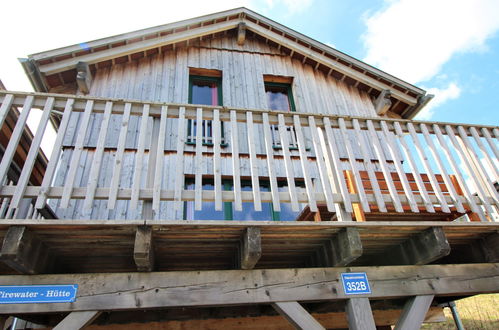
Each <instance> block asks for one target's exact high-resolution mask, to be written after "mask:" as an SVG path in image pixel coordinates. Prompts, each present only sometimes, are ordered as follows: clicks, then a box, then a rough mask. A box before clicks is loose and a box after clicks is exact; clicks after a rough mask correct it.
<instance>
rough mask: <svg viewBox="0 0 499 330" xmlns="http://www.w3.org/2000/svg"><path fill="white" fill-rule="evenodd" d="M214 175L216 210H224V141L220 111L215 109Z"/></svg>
mask: <svg viewBox="0 0 499 330" xmlns="http://www.w3.org/2000/svg"><path fill="white" fill-rule="evenodd" d="M212 125H213V176H214V178H215V210H217V211H222V207H223V204H222V169H221V166H220V143H222V138H221V132H222V127H221V125H220V112H219V110H218V109H214V110H213V124H212Z"/></svg>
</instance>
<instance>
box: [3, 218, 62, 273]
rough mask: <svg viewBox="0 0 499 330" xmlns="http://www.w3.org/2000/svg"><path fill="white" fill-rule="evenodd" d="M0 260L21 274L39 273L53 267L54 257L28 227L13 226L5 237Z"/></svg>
mask: <svg viewBox="0 0 499 330" xmlns="http://www.w3.org/2000/svg"><path fill="white" fill-rule="evenodd" d="M0 261H2V262H3V263H5V264H6V265H8V266H9V267H11V268H12V269H15V270H16V271H18V272H19V273H21V274H38V273H43V272H44V270H46V269H49V268H50V267H51V265H52V261H53V258H52V256H51V255H50V253H49V250H48V249H47V248H46V247H45V246H44V245H43V243H42V242H41V241H40V240H39V239H38V238H37V237H36V235H34V234H33V233H32V232H31V231H30V230H28V228H27V227H25V226H11V227H9V229H8V230H7V233H6V235H5V237H4V239H3V244H2V250H1V251H0Z"/></svg>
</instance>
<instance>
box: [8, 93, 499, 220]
mask: <svg viewBox="0 0 499 330" xmlns="http://www.w3.org/2000/svg"><path fill="white" fill-rule="evenodd" d="M12 108H18V109H19V110H20V115H19V117H18V120H17V123H16V125H15V127H14V128H13V130H12V132H11V133H10V134H11V136H10V139H9V141H8V143H4V144H5V145H2V147H3V156H2V160H1V162H0V182H2V183H3V185H2V186H0V198H2V201H1V203H0V205H1V208H0V217H3V218H12V217H17V218H25V217H26V218H27V217H32V218H37V217H41V216H44V217H48V216H49V214H50V216H53V214H55V215H56V216H58V217H73V218H74V215H75V214H78V215H79V216H81V217H82V218H106V219H107V218H109V219H112V218H131V217H136V218H168V219H170V218H174V219H182V218H184V216H185V215H184V214H185V213H186V212H185V210H186V203H191V204H192V205H191V204H189V205H190V206H189V207H190V208H192V210H194V211H203V210H204V209H206V208H207V207H208V208H210V209H211V208H213V209H214V210H215V211H223V210H224V208H227V203H231V205H230V207H231V208H232V209H233V212H242V211H243V210H247V208H246V204H245V203H251V204H252V209H254V210H255V211H260V210H262V206H264V205H263V204H265V203H271V204H272V210H273V211H274V212H280V211H282V209H290V210H292V211H293V212H299V211H302V212H303V209H304V208H305V209H306V210H309V211H310V212H318V211H319V210H322V209H325V210H327V212H328V213H329V214H330V215H331V216H334V217H336V218H337V219H338V220H349V219H351V215H353V216H354V218H355V219H356V220H365V219H367V220H369V214H374V213H380V214H392V213H395V214H399V215H403V214H409V213H411V214H415V213H421V220H424V217H423V214H437V213H438V214H457V215H464V214H468V215H469V218H470V219H472V220H482V221H497V211H498V208H499V194H498V192H497V181H498V178H499V170H498V168H499V162H498V158H499V152H498V150H499V149H498V139H499V128H498V127H497V126H479V125H470V124H454V123H437V122H424V121H407V120H397V119H384V118H364V117H344V116H325V115H321V114H318V113H295V112H292V113H289V112H278V111H266V110H258V109H237V108H227V107H216V106H205V105H188V104H168V103H157V102H156V103H154V102H143V101H136V100H121V99H104V98H93V97H80V96H74V95H59V94H44V93H21V92H10V91H0V126H2V129H4V124H5V123H4V121H5V118H6V116H7V114H8V112H9V111H11V109H12ZM33 109H39V110H35V111H36V112H38V113H40V114H41V115H40V119H39V120H38V122H37V126H36V127H35V128H34V129H33V131H35V134H34V137H33V139H32V143H31V146H30V149H29V152H28V153H27V154H25V155H24V156H23V159H24V164H16V166H18V167H20V168H21V170H20V171H21V173H20V175H19V177H18V178H15V180H13V179H12V178H9V177H8V171H9V168H10V167H11V166H13V159H14V156H15V155H16V152H18V144H19V141H20V138H21V135H22V134H23V132H24V129H25V127H26V125H27V121H28V118H29V117H30V113H32V112H35V111H32V110H33ZM49 121H52V122H53V123H56V125H58V128H57V132H56V133H52V134H51V133H49V128H48V126H49V125H48V123H49ZM207 121H209V122H207ZM201 122H203V124H202V125H197V124H196V123H201ZM51 135H52V136H51ZM50 139H52V140H51V141H52V142H49V145H48V146H49V147H51V151H50V152H47V150H45V151H46V154H47V155H50V157H49V162H48V165H47V167H46V170H45V173H44V177H43V182H42V183H41V184H38V185H33V183H32V182H30V176H31V172H32V170H33V168H34V166H35V162H36V161H37V157H38V155H39V154H40V152H41V148H42V146H43V147H44V148H45V149H47V147H46V146H44V144H47V141H49V140H50ZM207 141H208V142H209V143H207ZM12 181H13V182H12ZM206 203H209V205H208V204H206ZM207 205H208V206H207ZM212 206H213V207H212ZM47 209H50V210H52V211H50V212H47ZM69 209H71V210H72V211H71V212H73V213H71V214H69V212H70V211H68V210H69ZM75 212H77V213H75Z"/></svg>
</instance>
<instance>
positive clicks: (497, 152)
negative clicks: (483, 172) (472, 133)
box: [481, 127, 499, 158]
mask: <svg viewBox="0 0 499 330" xmlns="http://www.w3.org/2000/svg"><path fill="white" fill-rule="evenodd" d="M481 131H482V134H483V136H484V137H485V139H486V140H487V143H488V144H489V147H490V149H492V152H494V155H496V157H497V158H499V150H498V149H497V147H496V145H495V143H494V141H492V136H491V135H490V132H489V130H488V129H487V128H485V127H482V129H481Z"/></svg>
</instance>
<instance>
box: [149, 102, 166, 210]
mask: <svg viewBox="0 0 499 330" xmlns="http://www.w3.org/2000/svg"><path fill="white" fill-rule="evenodd" d="M167 118H168V106H166V105H163V106H162V107H161V115H160V119H159V137H158V150H157V152H156V166H155V169H154V185H153V189H154V190H153V198H152V209H153V211H154V212H155V213H158V212H159V211H160V202H161V187H162V184H163V163H164V158H165V137H166V120H167Z"/></svg>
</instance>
